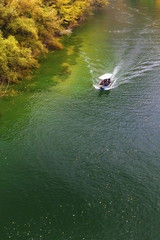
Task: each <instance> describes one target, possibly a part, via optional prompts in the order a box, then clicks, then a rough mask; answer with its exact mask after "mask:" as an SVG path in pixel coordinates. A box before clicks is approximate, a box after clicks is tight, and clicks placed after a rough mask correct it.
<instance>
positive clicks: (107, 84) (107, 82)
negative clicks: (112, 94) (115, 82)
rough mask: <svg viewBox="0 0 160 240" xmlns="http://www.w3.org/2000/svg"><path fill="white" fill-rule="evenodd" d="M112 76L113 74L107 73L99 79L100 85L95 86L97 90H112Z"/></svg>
mask: <svg viewBox="0 0 160 240" xmlns="http://www.w3.org/2000/svg"><path fill="white" fill-rule="evenodd" d="M112 75H113V74H111V73H105V74H103V75H102V76H100V77H99V78H98V80H99V83H98V84H96V85H95V84H94V85H93V86H94V87H95V88H96V89H103V90H109V89H111V84H112V82H111V78H112Z"/></svg>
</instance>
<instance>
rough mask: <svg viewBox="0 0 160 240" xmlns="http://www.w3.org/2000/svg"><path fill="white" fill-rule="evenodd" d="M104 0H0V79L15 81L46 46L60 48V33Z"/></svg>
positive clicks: (1, 80)
mask: <svg viewBox="0 0 160 240" xmlns="http://www.w3.org/2000/svg"><path fill="white" fill-rule="evenodd" d="M107 4H108V2H107V0H1V1H0V83H1V85H3V84H4V83H5V84H6V83H7V84H9V83H16V82H18V81H19V80H20V79H22V78H24V77H25V76H27V75H29V73H30V72H31V70H32V69H34V68H38V66H39V64H38V59H39V57H40V56H43V55H44V54H46V53H47V52H48V51H49V50H53V49H62V48H63V46H62V44H61V43H60V41H59V40H60V39H61V36H62V35H63V34H67V33H68V32H71V29H72V28H73V27H74V26H75V25H77V24H78V23H79V22H80V21H81V20H83V19H84V18H85V16H87V14H89V13H90V12H92V11H93V10H94V9H95V8H96V7H105V6H107Z"/></svg>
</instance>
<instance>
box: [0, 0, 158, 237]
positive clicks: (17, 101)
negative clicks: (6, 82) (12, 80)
mask: <svg viewBox="0 0 160 240" xmlns="http://www.w3.org/2000/svg"><path fill="white" fill-rule="evenodd" d="M63 41H64V45H65V47H64V49H63V50H62V51H56V52H51V53H49V54H48V55H47V58H46V59H44V60H42V62H41V67H40V69H38V70H37V71H36V73H35V75H34V77H33V79H32V80H25V81H24V82H23V84H19V85H17V86H13V93H17V94H13V95H14V96H12V97H11V96H10V97H9V96H8V97H4V98H2V99H1V102H0V193H1V197H0V215H1V218H0V229H1V230H0V240H7V239H13V240H18V239H20V240H40V239H43V240H53V239H54V240H70V239H73V240H122V239H123V240H159V239H160V107H159V106H160V94H159V93H160V84H159V82H160V1H158V0H157V1H149V0H148V1H147V0H141V1H140V0H139V1H138V0H137V1H133V0H128V1H127V0H121V1H119V0H115V1H111V3H110V5H109V6H108V8H107V9H105V10H102V11H97V12H96V13H95V15H94V16H90V17H89V18H88V19H87V21H85V22H84V23H83V24H82V25H81V26H80V27H78V28H77V29H75V30H74V32H73V34H72V35H70V36H66V37H65V38H64V40H63ZM106 72H108V73H113V81H112V83H113V85H112V89H111V90H110V91H99V90H96V89H94V87H93V84H95V83H97V78H98V76H100V75H102V74H104V73H106Z"/></svg>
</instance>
